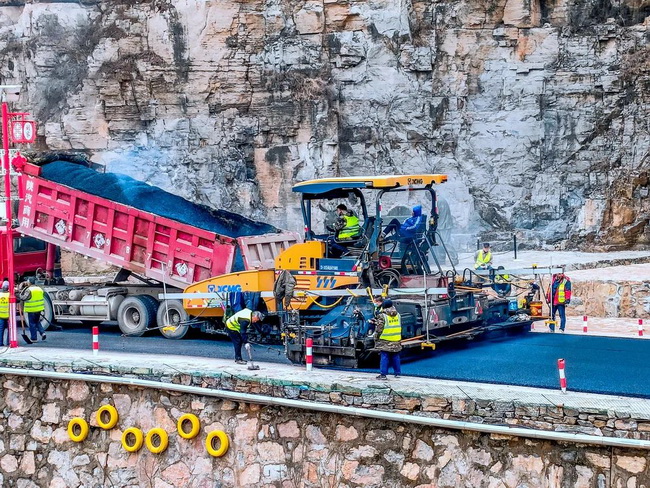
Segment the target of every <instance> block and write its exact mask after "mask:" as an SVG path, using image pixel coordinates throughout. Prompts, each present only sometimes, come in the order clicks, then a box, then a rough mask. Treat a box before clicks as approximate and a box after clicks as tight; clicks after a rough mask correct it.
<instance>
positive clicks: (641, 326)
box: [639, 319, 643, 337]
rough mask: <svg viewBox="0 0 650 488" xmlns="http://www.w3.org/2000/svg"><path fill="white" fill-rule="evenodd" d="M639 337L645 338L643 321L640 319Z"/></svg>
mask: <svg viewBox="0 0 650 488" xmlns="http://www.w3.org/2000/svg"><path fill="white" fill-rule="evenodd" d="M639 337H643V319H639Z"/></svg>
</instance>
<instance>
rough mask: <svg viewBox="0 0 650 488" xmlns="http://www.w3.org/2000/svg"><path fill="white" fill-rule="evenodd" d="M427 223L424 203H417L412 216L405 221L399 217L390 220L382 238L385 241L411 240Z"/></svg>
mask: <svg viewBox="0 0 650 488" xmlns="http://www.w3.org/2000/svg"><path fill="white" fill-rule="evenodd" d="M425 225H426V222H425V220H424V217H423V216H422V205H416V206H415V207H413V209H412V210H411V216H410V217H409V218H408V219H406V220H405V221H404V223H401V222H400V221H399V220H397V219H393V220H391V221H390V222H388V225H387V226H386V227H385V228H384V231H383V232H382V233H381V235H380V238H381V239H383V240H385V241H389V240H396V241H410V240H411V239H413V238H415V236H416V234H417V232H418V230H421V229H422V228H423V227H424V226H425Z"/></svg>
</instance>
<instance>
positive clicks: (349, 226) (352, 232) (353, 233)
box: [338, 215, 361, 239]
mask: <svg viewBox="0 0 650 488" xmlns="http://www.w3.org/2000/svg"><path fill="white" fill-rule="evenodd" d="M343 218H344V219H345V227H343V228H342V229H341V230H340V231H339V235H338V238H339V239H350V238H351V237H357V236H358V235H359V233H360V232H361V226H360V225H359V217H357V216H356V215H344V216H343Z"/></svg>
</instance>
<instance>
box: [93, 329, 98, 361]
mask: <svg viewBox="0 0 650 488" xmlns="http://www.w3.org/2000/svg"><path fill="white" fill-rule="evenodd" d="M97 354H99V327H98V326H96V325H95V326H93V356H97Z"/></svg>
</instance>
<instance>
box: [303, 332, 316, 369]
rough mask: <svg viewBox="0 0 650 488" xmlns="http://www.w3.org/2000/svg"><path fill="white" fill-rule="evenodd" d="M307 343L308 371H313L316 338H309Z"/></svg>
mask: <svg viewBox="0 0 650 488" xmlns="http://www.w3.org/2000/svg"><path fill="white" fill-rule="evenodd" d="M305 345H306V346H307V354H306V359H307V371H311V369H312V365H313V362H314V356H313V355H312V351H313V348H314V339H312V338H311V337H310V338H308V339H307V340H306V341H305Z"/></svg>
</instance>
